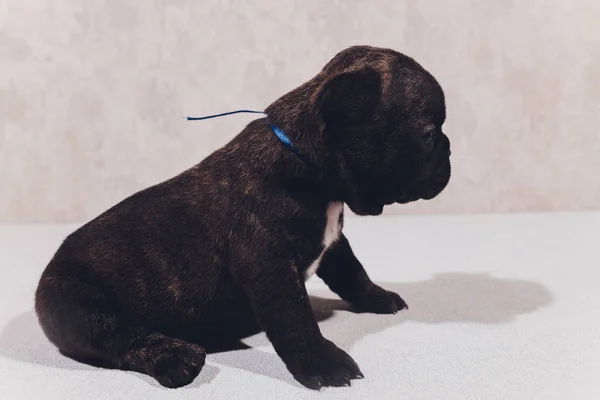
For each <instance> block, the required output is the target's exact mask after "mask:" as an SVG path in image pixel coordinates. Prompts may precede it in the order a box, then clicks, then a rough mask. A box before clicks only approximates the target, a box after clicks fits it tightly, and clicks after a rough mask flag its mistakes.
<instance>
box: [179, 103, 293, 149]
mask: <svg viewBox="0 0 600 400" xmlns="http://www.w3.org/2000/svg"><path fill="white" fill-rule="evenodd" d="M239 113H250V114H264V115H267V113H265V112H264V111H254V110H237V111H230V112H226V113H222V114H215V115H207V116H205V117H185V118H186V120H188V121H201V120H204V119H210V118H217V117H223V116H226V115H232V114H239ZM266 120H267V124H269V128H271V130H272V131H273V133H275V136H277V138H278V139H279V141H280V142H281V143H283V145H284V146H286V147H287V148H289V149H290V150H292V151H293V152H294V153H295V154H298V149H297V148H296V146H294V144H293V143H292V139H290V137H289V136H288V135H287V134H286V133H285V132H284V131H283V129H281V128H280V127H278V126H276V125H274V124H272V123H271V120H270V119H269V116H268V115H267V117H266Z"/></svg>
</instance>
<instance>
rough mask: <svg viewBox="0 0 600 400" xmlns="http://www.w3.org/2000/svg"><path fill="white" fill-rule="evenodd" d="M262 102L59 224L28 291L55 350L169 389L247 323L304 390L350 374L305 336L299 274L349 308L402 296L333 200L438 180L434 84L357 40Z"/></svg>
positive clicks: (370, 196) (400, 58)
mask: <svg viewBox="0 0 600 400" xmlns="http://www.w3.org/2000/svg"><path fill="white" fill-rule="evenodd" d="M266 113H267V114H268V119H264V118H263V119H258V120H255V121H253V122H251V123H250V124H249V125H248V126H247V127H246V128H245V129H244V130H243V131H242V132H241V133H240V134H239V135H238V136H237V137H235V138H234V139H233V140H232V141H231V142H230V143H229V144H227V145H226V146H225V147H223V148H222V149H220V150H218V151H216V152H214V153H213V154H212V155H210V156H209V157H207V158H206V159H205V160H204V161H202V162H201V163H199V164H198V165H196V166H194V167H192V168H190V169H189V170H187V171H185V172H183V173H182V174H180V175H178V176H176V177H174V178H172V179H170V180H168V181H166V182H163V183H161V184H158V185H156V186H153V187H150V188H148V189H145V190H142V191H140V192H138V193H136V194H134V195H132V196H131V197H129V198H127V199H125V200H124V201H122V202H121V203H119V204H117V205H116V206H114V207H112V208H111V209H109V210H108V211H106V212H105V213H103V214H102V215H100V216H99V217H97V218H96V219H94V220H92V221H91V222H89V223H87V224H86V225H84V226H82V227H81V228H80V229H78V230H77V231H76V232H74V233H73V234H71V235H70V236H69V237H67V238H66V240H65V241H64V242H63V244H62V245H61V247H60V248H59V250H58V251H57V253H56V254H55V256H54V257H53V259H52V260H51V261H50V264H49V265H48V266H47V268H46V270H45V271H44V273H43V275H42V277H41V280H40V283H39V286H38V289H37V292H36V311H37V314H38V316H39V320H40V324H41V326H42V328H43V330H44V332H45V334H46V336H47V337H48V338H49V339H50V341H51V342H52V343H54V344H55V345H56V346H57V347H58V349H59V350H60V351H61V352H62V353H63V354H64V355H66V356H68V357H71V358H73V359H76V360H79V361H82V362H86V363H90V364H95V365H101V366H106V367H112V368H120V369H124V370H134V371H139V372H142V373H144V374H148V375H150V376H152V377H154V378H156V380H157V381H158V382H160V383H161V384H162V385H164V386H168V387H179V386H183V385H186V384H189V383H190V382H192V381H193V380H194V378H195V377H196V376H197V375H198V373H199V372H200V370H201V368H202V366H203V365H204V361H205V356H206V350H205V349H207V348H210V347H212V346H219V345H220V344H222V343H224V342H227V341H231V342H233V341H235V340H237V339H239V338H240V337H244V336H245V335H248V334H250V333H252V332H254V331H256V330H259V329H262V330H265V331H266V334H267V336H268V338H269V339H270V341H271V342H272V344H273V346H274V348H275V351H276V352H277V354H278V355H279V356H280V357H281V359H282V360H283V361H284V362H285V365H286V366H287V368H288V369H289V371H290V372H291V373H292V374H293V375H294V377H295V378H296V379H297V380H298V381H299V382H301V383H302V384H304V385H305V386H307V387H309V388H313V389H318V388H320V387H322V386H341V385H350V380H351V379H356V378H362V373H361V372H360V370H359V368H358V366H357V365H356V363H355V362H354V361H353V360H352V358H350V356H349V355H348V354H346V353H345V352H344V351H342V350H340V349H339V348H338V347H336V346H335V345H334V344H333V343H331V342H330V341H328V340H327V339H325V338H324V337H323V336H322V335H321V332H320V331H319V326H318V325H317V321H316V320H315V316H314V315H313V310H312V309H311V306H310V303H309V299H308V295H307V293H306V288H305V285H304V281H305V280H306V279H307V278H308V277H309V276H310V275H312V274H313V273H315V272H316V273H317V275H318V276H319V277H321V278H322V279H323V280H324V281H325V282H326V283H327V285H329V287H330V288H331V289H332V290H333V291H334V292H335V293H337V294H338V295H339V296H340V297H341V298H342V299H344V300H346V301H348V302H350V303H351V304H352V305H353V306H354V307H355V309H357V310H358V311H360V312H374V313H384V314H386V313H396V312H397V311H399V310H401V309H403V308H406V304H405V302H404V301H403V300H402V299H401V298H400V296H398V295H397V294H395V293H392V292H388V291H386V290H384V289H382V288H380V287H378V286H376V285H375V284H373V283H372V282H371V280H370V279H369V277H368V276H367V274H366V272H365V271H364V269H363V267H362V265H361V264H360V262H359V261H358V260H357V259H356V258H355V256H354V255H353V253H352V250H351V248H350V245H349V244H348V240H347V239H346V238H345V237H344V235H343V234H342V233H341V228H342V205H343V204H344V203H345V204H347V205H348V206H349V207H350V209H351V210H353V211H354V212H355V213H357V214H360V215H378V214H380V213H381V212H382V210H383V207H384V206H385V205H388V204H392V203H406V202H409V201H414V200H417V199H431V198H432V197H434V196H436V195H437V194H438V193H440V191H442V189H443V188H444V187H445V186H446V184H447V183H448V180H449V178H450V161H449V155H450V144H449V141H448V138H447V137H446V136H445V135H444V134H443V133H442V124H443V123H444V120H445V105H444V95H443V92H442V89H441V88H440V86H439V85H438V83H437V82H436V80H435V79H434V78H433V77H432V76H431V75H430V74H429V73H428V72H427V71H425V70H424V69H423V68H422V67H421V66H420V65H418V64H417V63H416V62H415V61H414V60H412V59H411V58H409V57H407V56H404V55H402V54H399V53H397V52H395V51H392V50H388V49H380V48H374V47H367V46H358V47H352V48H349V49H346V50H344V51H342V52H341V53H339V54H338V55H336V56H335V58H333V60H331V61H330V62H329V63H328V64H327V65H326V66H325V68H324V69H323V70H322V71H321V72H320V73H319V74H318V75H317V76H315V77H314V78H313V79H311V80H310V81H308V82H307V83H305V84H304V85H302V86H300V87H299V88H297V89H295V90H293V91H292V92H290V93H288V94H286V95H284V96H283V97H281V98H280V99H279V100H277V101H275V102H274V103H273V104H271V105H270V106H269V107H268V108H267V109H266ZM275 132H283V133H284V134H285V135H287V137H288V138H289V139H290V141H291V143H287V145H286V140H285V138H284V137H281V138H280V137H278V136H277V135H276V134H275ZM280 136H281V135H280Z"/></svg>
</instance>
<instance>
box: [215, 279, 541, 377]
mask: <svg viewBox="0 0 600 400" xmlns="http://www.w3.org/2000/svg"><path fill="white" fill-rule="evenodd" d="M378 284H379V285H380V286H382V287H384V288H385V289H387V290H391V291H393V292H396V293H398V294H400V295H401V296H402V298H403V299H404V300H405V301H406V302H407V303H408V305H409V307H410V309H409V310H403V311H402V312H400V313H398V314H396V315H375V314H355V313H353V312H352V307H351V306H350V305H349V304H348V303H346V302H344V301H342V300H339V299H335V298H332V297H333V296H334V295H332V293H331V292H329V291H311V296H310V297H311V303H312V306H313V309H314V311H315V316H316V317H317V320H318V321H319V322H320V323H319V325H320V327H321V332H322V333H323V336H325V337H326V338H328V339H330V340H331V341H333V342H334V343H335V344H336V345H338V346H339V347H340V348H342V349H344V350H346V351H348V352H349V351H350V350H351V349H352V347H353V346H354V345H355V344H356V343H357V342H359V341H360V340H361V339H362V338H364V337H366V336H368V335H371V334H376V333H377V332H381V331H383V330H385V329H387V328H390V327H393V326H395V325H399V324H401V323H403V322H406V321H411V322H417V323H423V324H445V323H464V324H491V325H493V324H503V323H507V322H510V321H511V320H512V319H514V318H515V317H517V316H519V315H522V314H528V313H532V312H535V311H536V310H538V309H540V308H542V307H544V306H546V305H548V304H550V303H551V302H552V300H553V297H552V295H551V294H550V292H549V291H548V290H547V289H546V288H545V287H543V286H542V285H540V284H538V283H535V282H529V281H523V280H515V279H499V278H494V277H492V276H490V275H488V274H461V273H448V274H440V275H437V276H435V277H434V278H433V279H430V280H427V281H423V282H415V283H385V282H378ZM244 343H245V344H246V345H247V350H246V351H241V352H240V351H233V352H221V353H219V354H213V355H212V356H211V359H212V360H214V361H215V362H217V363H218V364H221V365H226V366H229V367H233V368H238V369H243V370H246V371H250V372H252V373H255V374H259V375H266V376H269V377H271V378H274V379H278V380H281V381H284V382H287V383H289V384H291V385H295V386H298V387H300V385H299V384H298V383H297V382H296V381H295V380H294V378H293V377H292V376H291V375H290V374H289V373H288V372H287V370H286V368H285V365H284V364H283V362H282V361H281V359H279V357H278V356H277V355H276V354H274V352H273V351H272V348H270V347H269V348H267V350H268V351H264V350H261V349H257V348H256V347H266V346H270V343H269V341H268V340H267V338H266V336H265V335H264V334H259V335H255V336H252V337H250V338H247V339H245V340H244ZM236 350H237V349H236Z"/></svg>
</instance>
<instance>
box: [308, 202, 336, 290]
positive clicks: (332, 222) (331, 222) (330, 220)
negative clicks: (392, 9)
mask: <svg viewBox="0 0 600 400" xmlns="http://www.w3.org/2000/svg"><path fill="white" fill-rule="evenodd" d="M343 209H344V204H343V203H337V202H336V203H329V206H327V215H326V218H327V222H326V224H325V231H324V232H323V251H322V252H321V254H319V257H317V259H316V260H315V261H313V263H312V264H311V265H310V267H308V269H307V270H306V273H305V274H306V279H308V278H310V277H311V276H313V275H314V274H315V272H317V269H318V268H319V264H320V263H321V258H323V254H324V253H325V251H327V248H328V247H329V246H331V244H332V243H334V242H335V241H336V240H338V238H339V237H340V234H341V233H342V224H341V223H340V214H341V213H342V211H343Z"/></svg>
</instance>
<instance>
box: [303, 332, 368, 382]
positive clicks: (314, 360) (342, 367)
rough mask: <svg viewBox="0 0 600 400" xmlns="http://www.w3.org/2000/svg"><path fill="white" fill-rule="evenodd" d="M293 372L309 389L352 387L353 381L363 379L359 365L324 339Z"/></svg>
mask: <svg viewBox="0 0 600 400" xmlns="http://www.w3.org/2000/svg"><path fill="white" fill-rule="evenodd" d="M294 369H297V371H292V374H293V375H294V378H296V380H297V381H298V382H300V383H301V384H303V385H304V386H306V387H307V388H309V389H314V390H319V389H321V388H322V387H324V386H350V381H351V380H352V379H362V378H364V375H363V374H362V372H360V369H359V368H358V365H356V363H355V362H354V360H353V359H352V358H351V357H350V356H349V355H348V354H346V352H344V351H343V350H342V349H340V348H339V347H337V346H336V345H334V344H333V343H331V342H330V341H329V340H326V339H323V341H322V342H320V344H319V345H317V346H315V347H314V348H312V349H311V351H310V354H309V355H307V356H305V357H302V362H300V363H299V365H297V367H296V368H294Z"/></svg>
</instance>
